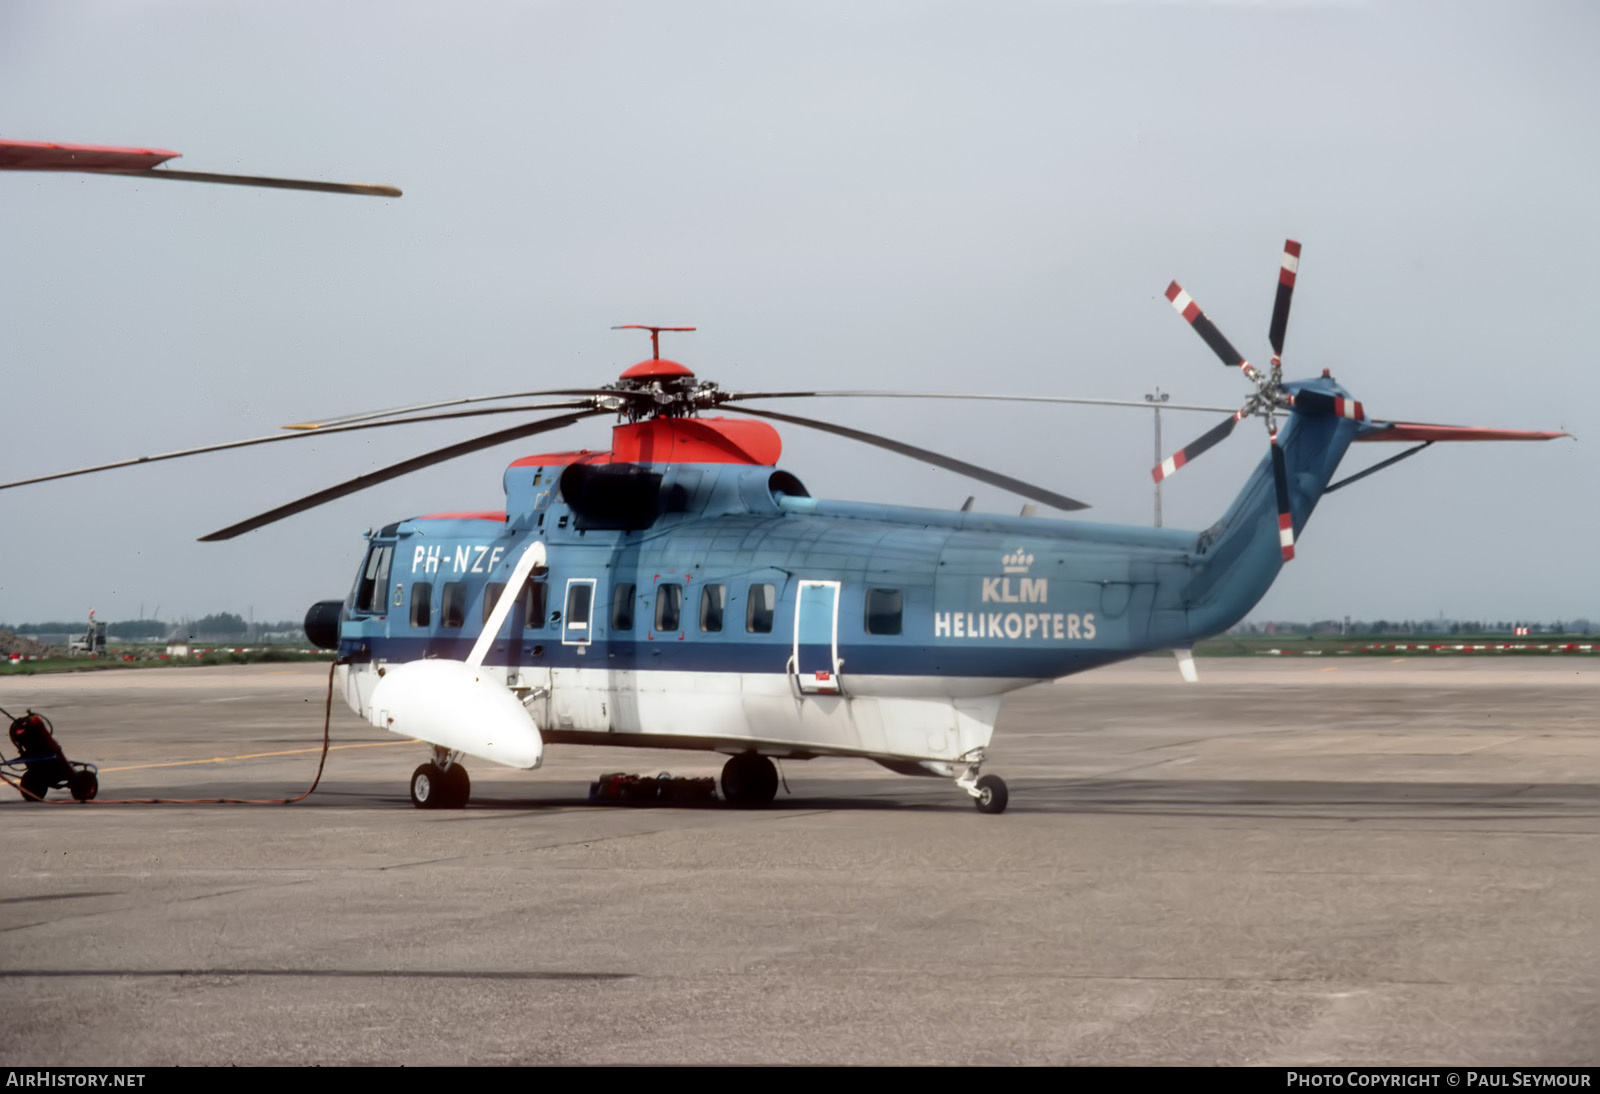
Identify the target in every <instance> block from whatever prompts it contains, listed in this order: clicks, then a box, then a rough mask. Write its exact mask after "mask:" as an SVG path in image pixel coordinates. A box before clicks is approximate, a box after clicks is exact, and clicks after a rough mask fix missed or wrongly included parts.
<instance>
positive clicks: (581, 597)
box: [567, 581, 594, 631]
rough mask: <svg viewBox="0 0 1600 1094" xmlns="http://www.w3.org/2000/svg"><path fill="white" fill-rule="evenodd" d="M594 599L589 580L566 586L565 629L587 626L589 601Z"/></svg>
mask: <svg viewBox="0 0 1600 1094" xmlns="http://www.w3.org/2000/svg"><path fill="white" fill-rule="evenodd" d="M592 599H594V585H593V584H591V583H590V582H587V581H585V582H583V583H582V584H581V585H580V584H576V583H574V584H572V585H568V586H567V630H569V631H582V630H587V629H588V628H589V602H590V601H591V600H592Z"/></svg>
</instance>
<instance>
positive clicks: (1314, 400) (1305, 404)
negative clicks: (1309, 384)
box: [1289, 391, 1367, 422]
mask: <svg viewBox="0 0 1600 1094" xmlns="http://www.w3.org/2000/svg"><path fill="white" fill-rule="evenodd" d="M1289 404H1290V405H1291V406H1293V407H1294V408H1295V409H1296V410H1305V411H1310V412H1311V413H1313V414H1332V415H1334V416H1335V417H1339V418H1352V419H1354V420H1355V421H1358V422H1360V421H1365V420H1366V416H1367V412H1366V410H1365V409H1363V407H1362V406H1361V404H1360V403H1358V402H1357V401H1356V400H1354V399H1346V398H1345V397H1344V396H1343V395H1327V394H1324V393H1323V392H1320V391H1297V392H1295V393H1294V394H1293V395H1291V396H1289Z"/></svg>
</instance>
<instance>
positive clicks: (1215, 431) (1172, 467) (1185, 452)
mask: <svg viewBox="0 0 1600 1094" xmlns="http://www.w3.org/2000/svg"><path fill="white" fill-rule="evenodd" d="M1243 417H1244V411H1242V410H1240V411H1235V412H1234V415H1233V417H1231V418H1224V419H1223V420H1222V421H1220V422H1218V423H1217V424H1216V425H1214V426H1212V427H1211V428H1210V429H1208V430H1206V431H1205V432H1204V433H1202V434H1200V436H1199V437H1198V438H1196V439H1195V440H1193V441H1190V442H1189V443H1188V444H1187V445H1186V446H1184V447H1183V448H1180V449H1178V451H1176V452H1174V453H1173V454H1172V455H1170V456H1168V457H1167V458H1166V459H1164V460H1162V461H1161V462H1160V463H1159V464H1157V465H1156V466H1155V467H1154V468H1153V469H1152V470H1151V472H1150V477H1151V478H1153V479H1155V480H1156V481H1157V482H1160V481H1161V480H1162V479H1164V478H1166V477H1167V476H1168V475H1171V474H1173V473H1174V472H1176V471H1177V470H1178V468H1180V467H1182V466H1183V465H1184V464H1186V463H1188V462H1189V461H1190V460H1192V459H1194V458H1195V457H1196V456H1198V455H1200V453H1202V452H1204V451H1205V450H1206V449H1208V448H1211V447H1212V446H1213V445H1217V444H1221V443H1222V442H1223V441H1224V440H1226V439H1227V437H1228V434H1230V433H1232V432H1233V427H1234V426H1236V425H1238V424H1239V420H1240V419H1241V418H1243Z"/></svg>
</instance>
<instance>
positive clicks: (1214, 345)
mask: <svg viewBox="0 0 1600 1094" xmlns="http://www.w3.org/2000/svg"><path fill="white" fill-rule="evenodd" d="M1167 299H1168V300H1170V301H1171V302H1172V306H1173V307H1174V308H1176V309H1177V310H1178V314H1179V315H1181V316H1183V318H1184V321H1185V322H1186V323H1188V324H1189V325H1190V326H1191V327H1193V328H1194V330H1195V333H1196V334H1198V335H1199V336H1200V337H1201V338H1202V339H1204V340H1205V344H1206V345H1208V346H1210V347H1211V352H1212V353H1215V354H1216V355H1217V356H1218V357H1220V358H1222V363H1223V364H1225V365H1228V366H1229V367H1238V368H1240V369H1243V370H1244V374H1245V375H1246V376H1248V377H1250V378H1251V379H1252V380H1253V379H1255V378H1256V376H1257V375H1258V374H1257V372H1256V370H1255V366H1253V365H1251V364H1250V362H1249V361H1246V360H1245V359H1244V354H1242V353H1240V352H1239V351H1238V350H1236V349H1234V348H1233V343H1232V342H1230V341H1228V340H1227V338H1225V337H1224V336H1223V334H1222V332H1221V331H1220V330H1218V329H1217V325H1216V324H1215V323H1213V322H1212V321H1211V320H1210V319H1208V318H1206V313H1205V312H1203V311H1201V310H1200V305H1199V304H1196V303H1195V302H1194V297H1192V296H1190V295H1189V294H1188V293H1186V292H1184V290H1183V286H1182V285H1180V284H1178V283H1177V282H1176V281H1174V282H1173V283H1172V284H1170V285H1168V286H1167Z"/></svg>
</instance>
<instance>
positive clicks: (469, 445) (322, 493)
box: [200, 410, 605, 543]
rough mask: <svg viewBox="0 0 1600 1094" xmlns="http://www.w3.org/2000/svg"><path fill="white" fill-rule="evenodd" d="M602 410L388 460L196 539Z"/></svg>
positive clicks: (226, 534)
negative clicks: (366, 470) (396, 460)
mask: <svg viewBox="0 0 1600 1094" xmlns="http://www.w3.org/2000/svg"><path fill="white" fill-rule="evenodd" d="M604 413H605V411H603V410H582V411H579V412H578V413H576V414H563V415H561V416H559V417H556V418H546V419H544V420H543V421H538V422H528V423H527V424H525V425H518V426H512V427H511V428H510V429H502V430H500V432H498V433H490V434H487V435H485V436H482V437H475V438H473V439H472V440H470V441H461V442H460V443H458V444H452V445H449V446H447V447H445V448H438V449H435V450H434V451H432V452H427V453H424V454H423V455H421V456H413V457H411V458H410V459H409V460H401V461H400V462H399V463H396V464H391V465H389V466H388V467H384V468H380V469H379V470H377V471H369V472H367V473H366V474H365V475H357V476H356V477H355V478H353V479H346V480H345V481H344V482H341V483H337V484H335V485H333V486H330V487H328V488H327V489H325V490H318V491H317V492H316V493H315V494H307V495H306V496H305V497H303V498H298V499H296V500H295V501H291V502H288V503H287V504H284V505H280V506H278V507H277V508H276V509H269V510H267V511H266V512H265V513H261V514H259V515H257V516H254V517H251V518H250V519H248V520H242V521H240V522H239V523H238V524H230V525H228V527H226V528H222V529H219V530H218V531H215V532H212V533H211V534H210V535H206V536H201V537H200V542H201V543H215V542H217V541H218V540H224V539H233V538H234V537H235V536H242V535H244V533H246V532H253V531H255V530H256V529H257V528H262V527H265V526H266V525H268V524H273V523H275V522H277V521H280V520H282V519H284V518H285V517H292V516H294V515H295V514H296V513H303V512H305V511H306V510H307V509H315V508H316V507H317V506H319V505H323V504H326V503H327V502H330V501H334V500H335V499H337V498H342V497H344V496H346V495H347V494H354V493H357V492H358V491H361V490H365V489H367V487H369V486H377V485H378V484H379V483H381V482H388V481H389V480H390V479H397V478H399V477H400V476H401V475H409V474H410V473H411V472H413V471H420V470H422V469H423V468H424V467H432V466H433V465H434V464H436V463H444V462H445V461H446V460H453V459H455V458H456V457H457V456H467V455H470V454H472V453H473V452H478V451H481V450H483V449H485V448H493V447H494V446H495V445H498V444H505V443H506V442H507V441H516V440H521V439H522V438H523V437H532V436H534V435H535V434H537V433H549V432H551V431H552V430H556V429H565V428H566V427H567V426H569V425H572V424H573V423H574V422H579V421H582V420H583V419H584V418H592V417H593V416H594V415H596V414H604Z"/></svg>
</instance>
